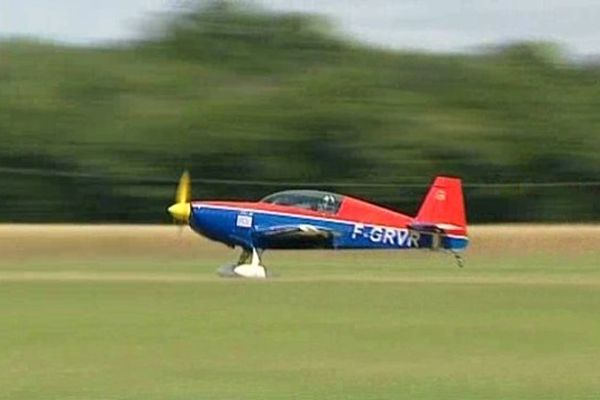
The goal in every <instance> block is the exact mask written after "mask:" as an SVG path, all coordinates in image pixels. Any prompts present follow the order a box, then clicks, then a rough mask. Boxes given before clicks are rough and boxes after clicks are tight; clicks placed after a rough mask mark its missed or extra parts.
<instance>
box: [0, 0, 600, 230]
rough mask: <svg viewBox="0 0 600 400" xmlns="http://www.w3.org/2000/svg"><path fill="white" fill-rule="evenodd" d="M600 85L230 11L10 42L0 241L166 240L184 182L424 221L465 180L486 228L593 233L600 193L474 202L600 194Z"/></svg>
mask: <svg viewBox="0 0 600 400" xmlns="http://www.w3.org/2000/svg"><path fill="white" fill-rule="evenodd" d="M599 78H600V66H599V65H593V64H591V63H588V64H583V63H575V62H571V61H569V60H568V59H567V58H566V57H565V56H564V55H563V54H562V53H561V51H560V49H558V48H557V47H556V46H553V45H551V44H547V43H519V44H513V45H507V46H501V47H496V48H488V49H483V50H481V51H480V52H478V53H474V54H433V53H423V52H401V51H391V50H384V49H377V48H370V47H367V46H366V45H363V44H360V43H355V42H352V41H350V40H348V39H345V38H343V37H342V36H340V35H339V34H337V33H336V32H335V31H334V30H333V29H331V27H330V26H329V25H328V23H327V21H326V20H323V19H322V18H320V17H318V16H311V15H302V14H294V13H292V14H281V13H271V12H266V11H264V10H259V9H254V8H250V7H244V6H240V5H231V4H229V3H226V2H215V3H211V4H210V5H207V6H206V5H205V6H199V7H197V8H193V9H188V10H186V11H182V12H178V13H173V14H169V15H165V16H163V18H161V19H160V20H159V21H155V22H154V23H153V24H151V25H149V27H148V34H147V38H146V39H145V40H141V41H137V42H133V43H115V44H111V45H103V46H96V47H93V46H92V47H76V46H66V45H59V44H49V43H38V42H32V41H22V40H21V41H15V40H12V41H5V42H2V43H0V187H1V188H2V192H1V195H0V196H1V197H0V221H5V222H8V221H81V222H85V221H107V222H110V221H114V222H117V221H122V222H156V221H167V220H168V217H167V215H166V213H165V207H166V206H167V205H168V204H169V203H170V202H171V200H172V197H173V191H174V188H175V184H176V180H177V179H178V177H179V174H180V172H181V170H182V169H184V168H188V169H189V170H190V171H191V173H192V176H193V177H195V178H198V179H200V180H202V179H217V180H219V179H223V180H231V181H233V182H221V181H216V182H215V181H209V182H205V181H200V182H196V184H195V186H194V195H195V197H197V198H227V199H242V198H248V199H258V198H260V197H262V195H264V194H266V193H268V192H272V191H274V190H278V189H283V188H289V187H303V185H302V184H294V183H295V182H297V183H315V184H319V183H321V182H322V184H320V187H322V188H324V189H333V190H335V191H339V192H342V193H347V194H351V195H355V196H358V197H363V198H370V199H372V200H374V201H376V202H378V203H381V204H384V205H387V206H390V207H396V208H399V209H402V210H404V211H406V212H413V211H414V210H416V208H417V206H418V204H419V202H420V201H421V198H422V196H423V194H424V191H425V190H426V186H427V185H428V184H429V182H430V180H431V179H432V177H433V176H434V175H437V174H451V175H457V176H460V177H462V178H463V179H464V181H465V183H466V184H471V186H468V187H467V188H466V195H467V202H468V209H469V213H470V219H471V220H472V221H479V222H492V221H589V220H596V221H597V220H599V219H600V201H598V200H597V199H598V196H599V195H600V185H589V186H578V185H571V186H565V187H562V186H558V187H554V186H541V187H536V186H534V187H531V186H526V185H525V186H511V185H509V186H501V185H500V186H493V185H492V186H485V185H483V186H481V185H477V183H503V182H541V183H544V182H547V183H549V182H564V181H570V182H590V181H598V180H600V179H599V176H600V112H599V110H600V107H599V106H600V85H599V84H598V83H599ZM257 180H258V181H267V182H271V181H273V182H290V184H289V185H286V184H282V185H281V186H277V185H270V184H268V183H262V184H258V183H256V182H255V183H252V182H250V184H248V182H247V181H257ZM333 182H334V183H338V184H343V185H341V187H338V186H336V185H333V184H331V183H333ZM373 183H377V184H378V185H372V184H373ZM344 184H345V185H344ZM363 184H365V185H363ZM379 184H380V185H379ZM402 184H405V185H402Z"/></svg>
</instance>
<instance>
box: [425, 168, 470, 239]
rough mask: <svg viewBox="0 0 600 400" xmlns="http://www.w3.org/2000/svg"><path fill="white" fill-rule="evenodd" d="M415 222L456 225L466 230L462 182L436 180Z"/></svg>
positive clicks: (451, 179)
mask: <svg viewBox="0 0 600 400" xmlns="http://www.w3.org/2000/svg"><path fill="white" fill-rule="evenodd" d="M415 220H416V221H417V222H421V223H431V224H436V225H446V224H448V225H454V226H455V227H456V228H458V227H460V228H463V229H465V230H466V228H467V218H466V215H465V202H464V199H463V192H462V183H461V180H460V179H458V178H448V177H444V176H438V177H437V178H435V180H434V181H433V185H431V188H430V189H429V192H428V193H427V196H426V197H425V200H424V201H423V204H422V205H421V208H420V209H419V213H418V214H417V217H416V218H415Z"/></svg>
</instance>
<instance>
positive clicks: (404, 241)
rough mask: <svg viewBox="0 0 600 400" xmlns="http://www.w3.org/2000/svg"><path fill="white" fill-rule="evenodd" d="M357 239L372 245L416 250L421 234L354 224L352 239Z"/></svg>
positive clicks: (402, 229)
mask: <svg viewBox="0 0 600 400" xmlns="http://www.w3.org/2000/svg"><path fill="white" fill-rule="evenodd" d="M358 238H364V239H368V240H369V241H370V242H372V243H381V244H387V245H392V246H394V245H395V246H398V247H412V248H418V247H419V239H420V238H421V234H420V233H419V232H417V231H411V230H409V229H405V228H384V227H381V226H371V227H369V226H366V225H364V224H355V225H354V229H353V230H352V239H353V240H356V239H358Z"/></svg>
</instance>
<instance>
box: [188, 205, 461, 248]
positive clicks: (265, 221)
mask: <svg viewBox="0 0 600 400" xmlns="http://www.w3.org/2000/svg"><path fill="white" fill-rule="evenodd" d="M288 225H289V226H292V225H293V226H310V227H315V228H319V229H323V230H326V231H329V232H333V233H334V234H332V235H331V237H330V238H329V239H327V240H322V241H317V242H314V241H307V242H302V241H298V240H293V241H288V242H286V241H285V240H283V241H281V240H280V241H278V242H277V243H275V242H273V241H270V240H268V239H267V238H265V237H264V236H261V235H260V234H259V233H260V232H264V231H266V230H268V229H269V228H271V227H278V226H288ZM190 226H191V227H192V229H193V230H194V231H196V232H198V233H200V234H201V235H203V236H206V237H208V238H209V239H212V240H215V241H219V242H222V243H224V244H226V245H228V246H241V247H244V248H247V249H248V248H260V249H270V248H278V249H294V248H332V249H431V248H439V249H448V250H453V251H460V250H463V249H465V248H466V247H467V244H468V239H467V237H466V236H458V235H446V234H442V235H436V234H433V233H427V232H419V231H415V230H411V229H408V228H404V227H393V226H383V225H372V224H368V223H363V222H354V221H347V220H339V219H335V218H326V217H315V216H307V215H296V214H293V213H282V212H273V211H265V210H254V209H244V208H236V207H228V206H218V205H210V204H204V203H201V204H193V205H192V215H191V218H190ZM315 243H316V244H315Z"/></svg>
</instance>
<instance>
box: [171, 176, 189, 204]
mask: <svg viewBox="0 0 600 400" xmlns="http://www.w3.org/2000/svg"><path fill="white" fill-rule="evenodd" d="M190 200H192V181H191V179H190V173H189V172H188V171H184V172H183V174H182V175H181V178H179V185H177V192H176V194H175V203H189V202H190Z"/></svg>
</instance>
